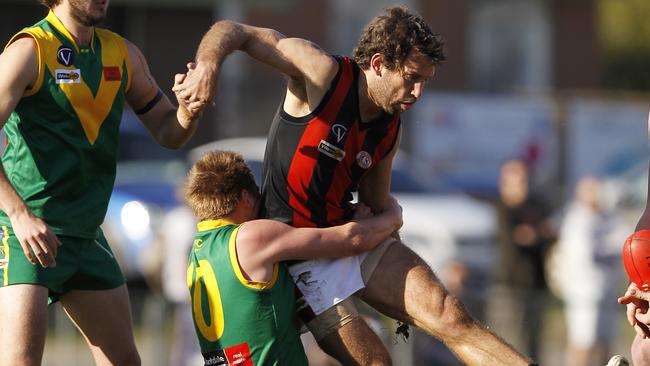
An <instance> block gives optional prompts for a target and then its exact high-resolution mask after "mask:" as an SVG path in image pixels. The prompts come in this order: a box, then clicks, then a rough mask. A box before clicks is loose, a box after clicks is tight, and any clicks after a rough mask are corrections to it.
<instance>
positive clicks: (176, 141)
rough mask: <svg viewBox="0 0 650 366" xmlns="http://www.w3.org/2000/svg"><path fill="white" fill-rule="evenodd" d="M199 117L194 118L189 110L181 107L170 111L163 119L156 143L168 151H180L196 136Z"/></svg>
mask: <svg viewBox="0 0 650 366" xmlns="http://www.w3.org/2000/svg"><path fill="white" fill-rule="evenodd" d="M198 120H199V117H198V116H197V117H194V118H192V117H191V115H190V113H189V112H187V110H186V109H185V108H184V107H182V106H179V107H178V109H177V110H173V109H170V110H169V111H167V112H166V113H165V115H164V117H163V122H162V124H161V126H160V129H159V130H158V136H157V137H156V141H157V142H158V143H159V144H160V145H161V146H163V147H166V148H168V149H178V148H180V147H181V146H183V145H185V143H186V142H187V141H188V140H189V139H190V138H191V137H192V135H194V131H196V127H197V126H198Z"/></svg>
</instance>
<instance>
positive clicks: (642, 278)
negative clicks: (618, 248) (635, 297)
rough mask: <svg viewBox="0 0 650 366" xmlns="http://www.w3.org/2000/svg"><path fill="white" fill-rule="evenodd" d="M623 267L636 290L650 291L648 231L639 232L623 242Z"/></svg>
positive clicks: (649, 240) (649, 234)
mask: <svg viewBox="0 0 650 366" xmlns="http://www.w3.org/2000/svg"><path fill="white" fill-rule="evenodd" d="M623 265H624V266H625V271H626V272H627V275H628V276H629V277H630V280H631V281H632V282H634V283H635V284H636V285H637V287H638V288H640V289H641V290H643V291H649V290H650V230H639V231H637V232H635V233H633V234H632V235H630V236H629V237H628V238H627V240H625V243H624V244H623Z"/></svg>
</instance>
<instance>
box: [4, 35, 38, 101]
mask: <svg viewBox="0 0 650 366" xmlns="http://www.w3.org/2000/svg"><path fill="white" fill-rule="evenodd" d="M26 36H27V37H32V39H34V43H36V53H37V56H38V77H37V78H36V82H35V83H34V85H32V86H31V88H27V89H25V91H24V92H23V97H28V96H30V95H34V94H36V92H38V91H39V90H40V89H41V85H43V76H44V75H45V73H44V66H43V65H44V62H43V50H41V46H40V43H38V41H37V40H36V37H35V36H34V35H33V34H31V33H30V32H29V31H27V30H26V31H22V32H19V33H17V34H16V35H14V36H13V37H11V39H10V40H9V42H7V45H6V46H5V50H6V49H7V47H9V46H10V45H11V44H12V43H14V42H16V41H17V40H18V39H19V38H22V37H26Z"/></svg>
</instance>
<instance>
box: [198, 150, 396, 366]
mask: <svg viewBox="0 0 650 366" xmlns="http://www.w3.org/2000/svg"><path fill="white" fill-rule="evenodd" d="M259 199H260V194H259V188H258V187H257V185H256V184H255V180H254V179H253V176H252V174H251V172H250V169H249V168H248V166H247V165H246V163H245V162H244V160H243V158H242V157H241V155H239V154H236V153H233V152H224V151H214V152H209V153H207V154H205V155H204V156H203V157H202V158H201V159H200V160H199V161H197V162H196V164H194V166H193V167H192V170H191V171H190V174H189V179H188V183H187V187H186V200H187V202H188V204H189V206H190V207H191V208H192V211H194V214H195V216H196V218H197V219H198V220H199V224H198V230H199V231H198V233H197V234H196V236H195V239H194V245H193V248H192V252H191V254H190V261H189V267H188V269H187V284H188V286H189V289H190V294H191V300H192V314H193V318H194V325H195V328H196V333H197V336H198V338H199V343H200V345H201V352H202V353H203V357H204V360H205V364H206V365H219V366H221V365H249V366H252V365H254V366H264V365H266V366H270V365H274V366H279V365H292V366H301V365H305V366H306V365H307V358H306V356H305V352H304V350H303V348H302V344H301V343H300V336H299V332H298V328H297V326H296V301H295V300H296V297H295V286H294V284H293V281H292V279H291V275H290V274H289V271H288V269H287V266H286V265H285V264H284V263H281V262H282V261H287V260H304V259H316V258H333V257H342V256H350V255H358V254H361V253H363V252H365V251H368V250H370V249H372V248H374V247H375V246H377V245H378V244H379V243H381V242H382V241H383V240H384V239H386V238H387V237H388V236H390V235H391V233H393V232H394V231H395V230H397V229H399V228H400V227H401V225H402V211H401V208H400V207H399V205H398V204H397V201H396V200H394V199H390V200H389V201H390V202H389V205H388V207H387V208H386V210H385V211H383V212H382V213H381V214H378V215H376V216H372V214H371V213H370V209H369V208H368V207H365V206H361V207H360V208H358V209H357V213H356V216H355V220H354V221H351V222H349V223H347V224H344V225H340V226H333V227H329V228H294V227H292V226H289V225H287V224H284V223H281V222H279V221H275V220H258V219H257V213H258V207H259Z"/></svg>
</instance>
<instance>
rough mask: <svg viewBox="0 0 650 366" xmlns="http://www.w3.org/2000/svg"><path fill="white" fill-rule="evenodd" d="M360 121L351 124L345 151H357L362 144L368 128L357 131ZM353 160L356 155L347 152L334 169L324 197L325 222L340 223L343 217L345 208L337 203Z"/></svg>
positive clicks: (347, 179)
mask: <svg viewBox="0 0 650 366" xmlns="http://www.w3.org/2000/svg"><path fill="white" fill-rule="evenodd" d="M360 123H361V122H357V123H354V124H353V125H352V129H351V130H350V132H349V133H348V137H347V140H345V151H358V150H360V149H361V146H359V144H363V141H364V140H365V138H366V133H367V132H368V130H364V131H361V132H359V125H360ZM355 160H356V156H354V154H347V155H346V156H345V158H344V161H343V163H341V164H338V165H337V166H336V170H335V171H334V179H332V184H331V186H330V188H329V191H328V192H327V196H326V197H325V202H326V204H327V222H329V223H331V224H332V225H340V224H342V222H341V219H342V218H343V217H344V214H345V209H344V208H343V207H341V206H340V205H338V203H339V202H341V200H342V199H343V196H344V195H345V193H346V192H347V190H348V187H349V186H350V183H351V182H352V172H351V169H352V168H351V167H352V165H353V164H354V161H355Z"/></svg>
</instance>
